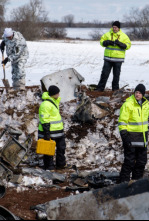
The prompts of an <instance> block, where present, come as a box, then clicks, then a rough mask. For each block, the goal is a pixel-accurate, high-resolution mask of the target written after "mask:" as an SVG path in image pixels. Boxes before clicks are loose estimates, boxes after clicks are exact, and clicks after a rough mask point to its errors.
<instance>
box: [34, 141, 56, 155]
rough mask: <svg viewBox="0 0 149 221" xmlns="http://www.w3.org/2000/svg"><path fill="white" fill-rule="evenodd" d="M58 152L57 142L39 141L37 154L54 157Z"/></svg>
mask: <svg viewBox="0 0 149 221" xmlns="http://www.w3.org/2000/svg"><path fill="white" fill-rule="evenodd" d="M55 150H56V142H55V141H53V140H43V139H40V140H38V141H37V150H36V153H37V154H41V155H48V156H54V155H55Z"/></svg>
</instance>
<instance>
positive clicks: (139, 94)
mask: <svg viewBox="0 0 149 221" xmlns="http://www.w3.org/2000/svg"><path fill="white" fill-rule="evenodd" d="M145 90H146V89H145V86H144V85H142V84H140V85H138V86H137V87H136V89H135V93H134V95H132V96H131V97H130V98H128V99H127V100H126V102H125V103H124V104H123V106H122V108H121V111H120V118H119V130H120V134H121V137H122V141H123V145H124V157H125V159H124V164H123V166H122V170H121V174H120V181H121V182H129V181H130V178H131V173H132V180H138V179H141V178H142V177H143V174H144V170H145V166H146V163H147V145H148V118H149V102H148V100H147V99H146V98H145V97H144V95H145Z"/></svg>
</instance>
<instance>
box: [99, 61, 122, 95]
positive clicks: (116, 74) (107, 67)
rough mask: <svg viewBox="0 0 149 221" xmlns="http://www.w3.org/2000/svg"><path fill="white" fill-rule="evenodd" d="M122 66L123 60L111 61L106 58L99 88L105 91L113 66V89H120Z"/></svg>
mask: <svg viewBox="0 0 149 221" xmlns="http://www.w3.org/2000/svg"><path fill="white" fill-rule="evenodd" d="M121 66H122V62H110V61H106V60H105V61H104V66H103V70H102V74H101V79H100V81H99V84H98V89H99V90H101V91H104V89H105V87H106V84H107V81H108V78H109V76H110V73H111V70H112V68H113V82H112V90H113V91H115V90H119V81H120V73H121Z"/></svg>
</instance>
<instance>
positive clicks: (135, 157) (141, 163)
mask: <svg viewBox="0 0 149 221" xmlns="http://www.w3.org/2000/svg"><path fill="white" fill-rule="evenodd" d="M124 157H125V160H124V164H123V166H122V170H121V174H120V179H121V182H129V181H130V175H131V173H132V179H133V180H139V179H141V178H142V177H143V174H144V170H145V166H146V164H147V148H145V147H144V148H141V147H124Z"/></svg>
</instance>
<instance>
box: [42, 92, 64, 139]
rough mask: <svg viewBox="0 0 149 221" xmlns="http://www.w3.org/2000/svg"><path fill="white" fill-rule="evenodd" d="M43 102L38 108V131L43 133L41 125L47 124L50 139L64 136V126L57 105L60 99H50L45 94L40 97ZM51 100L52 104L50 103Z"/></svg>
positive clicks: (46, 93)
mask: <svg viewBox="0 0 149 221" xmlns="http://www.w3.org/2000/svg"><path fill="white" fill-rule="evenodd" d="M42 99H43V100H44V101H43V102H42V104H41V105H40V108H39V121H40V122H39V131H41V132H43V131H44V130H43V127H42V124H49V123H50V134H51V138H59V137H62V136H63V135H64V131H63V129H64V126H63V121H62V117H61V115H60V111H59V104H60V101H61V98H58V99H57V100H55V99H54V98H51V97H50V96H49V94H48V92H45V93H44V94H43V96H42ZM48 100H51V101H52V102H53V103H54V104H55V105H54V104H53V103H51V102H50V101H48Z"/></svg>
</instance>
